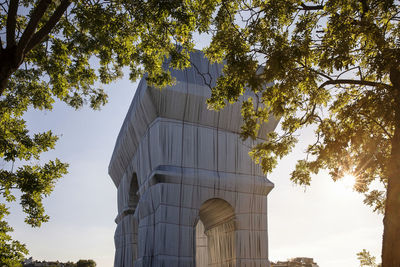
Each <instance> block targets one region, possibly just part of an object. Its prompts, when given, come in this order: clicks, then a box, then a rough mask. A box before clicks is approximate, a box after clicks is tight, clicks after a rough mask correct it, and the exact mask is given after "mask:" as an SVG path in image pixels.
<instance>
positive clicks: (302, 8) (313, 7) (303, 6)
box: [300, 3, 324, 11]
mask: <svg viewBox="0 0 400 267" xmlns="http://www.w3.org/2000/svg"><path fill="white" fill-rule="evenodd" d="M300 6H301V10H307V11H312V10H322V9H324V6H323V5H316V6H307V5H306V4H304V3H301V4H300Z"/></svg>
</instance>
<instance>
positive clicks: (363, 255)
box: [357, 249, 381, 267]
mask: <svg viewBox="0 0 400 267" xmlns="http://www.w3.org/2000/svg"><path fill="white" fill-rule="evenodd" d="M357 259H358V260H359V261H360V266H361V267H363V266H370V267H381V265H380V264H376V258H375V257H374V256H372V255H371V253H369V251H367V250H365V249H363V250H362V251H361V252H359V253H357Z"/></svg>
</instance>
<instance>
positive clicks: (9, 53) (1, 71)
mask: <svg viewBox="0 0 400 267" xmlns="http://www.w3.org/2000/svg"><path fill="white" fill-rule="evenodd" d="M16 50H17V47H16V46H14V47H11V48H6V49H1V50H0V96H2V95H3V93H4V91H5V90H6V88H7V84H8V81H9V79H10V77H11V75H12V74H13V73H14V72H15V71H16V70H17V69H18V67H19V65H20V64H21V62H22V57H21V59H19V60H18V58H17V56H16Z"/></svg>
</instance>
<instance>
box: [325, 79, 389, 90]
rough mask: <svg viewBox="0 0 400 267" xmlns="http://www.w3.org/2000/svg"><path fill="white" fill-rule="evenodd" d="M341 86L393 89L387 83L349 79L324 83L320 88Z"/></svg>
mask: <svg viewBox="0 0 400 267" xmlns="http://www.w3.org/2000/svg"><path fill="white" fill-rule="evenodd" d="M341 84H353V85H365V86H373V87H378V86H381V87H384V88H387V89H393V87H392V86H390V85H388V84H385V83H379V82H371V81H364V80H349V79H339V80H328V81H326V82H324V83H322V84H321V85H320V86H319V88H323V87H325V86H327V85H341Z"/></svg>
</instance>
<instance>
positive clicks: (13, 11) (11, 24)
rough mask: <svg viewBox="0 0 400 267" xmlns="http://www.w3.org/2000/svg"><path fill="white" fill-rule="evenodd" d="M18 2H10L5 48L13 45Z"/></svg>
mask: <svg viewBox="0 0 400 267" xmlns="http://www.w3.org/2000/svg"><path fill="white" fill-rule="evenodd" d="M17 11H18V0H10V5H9V7H8V14H7V39H6V40H7V48H10V47H13V46H14V45H15V25H16V24H17Z"/></svg>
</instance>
